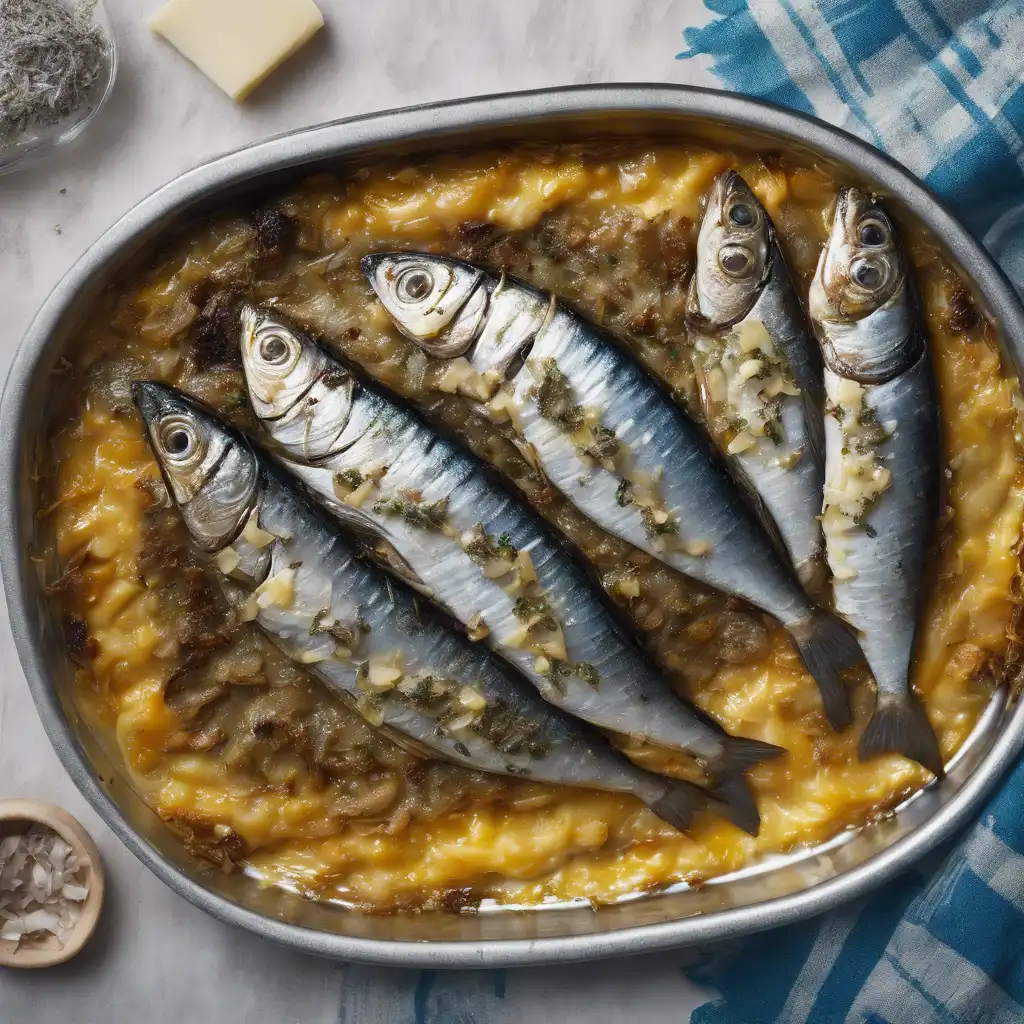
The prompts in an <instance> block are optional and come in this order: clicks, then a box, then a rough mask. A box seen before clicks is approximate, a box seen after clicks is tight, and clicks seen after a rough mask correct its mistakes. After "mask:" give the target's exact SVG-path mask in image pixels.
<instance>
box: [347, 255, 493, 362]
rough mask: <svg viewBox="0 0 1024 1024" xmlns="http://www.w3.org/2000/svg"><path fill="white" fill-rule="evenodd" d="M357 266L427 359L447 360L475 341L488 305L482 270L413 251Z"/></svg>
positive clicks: (371, 258)
mask: <svg viewBox="0 0 1024 1024" xmlns="http://www.w3.org/2000/svg"><path fill="white" fill-rule="evenodd" d="M361 266H362V268H363V273H364V274H365V275H366V279H367V281H369V282H370V287H371V288H373V290H374V292H375V293H376V295H377V298H378V299H380V301H381V303H382V304H383V306H384V308H385V309H386V310H387V312H388V315H389V316H390V317H391V319H392V320H393V321H394V322H395V324H396V326H397V327H398V329H399V330H400V331H401V332H402V333H403V334H404V335H405V336H406V337H407V338H410V339H411V340H412V341H414V342H416V344H417V345H419V346H420V347H421V348H422V349H424V350H425V351H426V352H428V353H429V354H430V355H432V356H437V357H439V358H441V359H450V358H453V357H455V356H459V355H462V353H463V352H465V351H466V350H467V349H468V348H469V346H470V345H472V344H473V342H474V341H475V340H476V338H477V336H478V334H479V333H480V330H481V328H482V327H483V323H484V318H485V314H486V312H487V303H488V292H487V284H486V281H485V277H486V275H485V274H484V272H483V271H482V270H479V269H478V268H477V267H474V266H472V265H470V264H469V263H464V262H463V261H462V260H453V259H449V258H448V257H446V256H432V255H430V254H428V253H416V252H383V253H374V254H372V255H370V256H364V257H363V259H362V263H361Z"/></svg>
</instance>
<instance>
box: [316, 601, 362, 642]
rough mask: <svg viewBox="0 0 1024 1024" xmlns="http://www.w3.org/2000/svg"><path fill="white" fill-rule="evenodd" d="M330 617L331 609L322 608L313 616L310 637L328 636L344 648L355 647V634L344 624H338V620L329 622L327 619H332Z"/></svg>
mask: <svg viewBox="0 0 1024 1024" xmlns="http://www.w3.org/2000/svg"><path fill="white" fill-rule="evenodd" d="M330 615H331V609H330V608H321V609H320V611H318V612H317V613H316V615H314V616H313V622H312V624H311V625H310V627H309V635H310V636H324V635H327V636H330V637H333V638H334V639H335V640H337V641H338V643H339V644H341V645H342V646H343V647H349V648H351V647H354V646H355V642H356V636H355V633H353V632H352V630H351V629H349V628H348V626H345V625H342V623H340V622H338V621H337V620H336V619H331V621H330V622H328V621H327V619H328V618H330Z"/></svg>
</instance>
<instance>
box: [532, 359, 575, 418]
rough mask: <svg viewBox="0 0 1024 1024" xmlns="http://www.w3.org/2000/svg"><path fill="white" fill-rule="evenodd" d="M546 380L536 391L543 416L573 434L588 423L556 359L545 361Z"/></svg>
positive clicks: (535, 394)
mask: <svg viewBox="0 0 1024 1024" xmlns="http://www.w3.org/2000/svg"><path fill="white" fill-rule="evenodd" d="M543 366H544V378H543V380H542V381H541V382H540V384H539V385H538V386H536V387H535V388H534V389H533V390H534V397H535V398H536V400H537V407H538V408H539V409H540V414H541V416H543V417H544V419H546V420H550V421H551V422H552V423H556V424H558V426H560V427H561V428H562V429H563V430H567V431H568V432H569V433H573V432H574V431H577V430H579V429H580V427H582V426H583V424H584V423H585V422H586V421H585V419H584V417H583V407H582V406H581V405H579V404H578V403H577V402H575V401H574V400H573V395H572V387H571V385H570V384H569V378H568V377H566V375H565V374H564V373H562V371H561V370H560V369H559V368H558V363H556V362H555V360H554V359H551V358H548V359H545V360H544V364H543Z"/></svg>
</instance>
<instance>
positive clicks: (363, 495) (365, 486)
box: [342, 480, 377, 508]
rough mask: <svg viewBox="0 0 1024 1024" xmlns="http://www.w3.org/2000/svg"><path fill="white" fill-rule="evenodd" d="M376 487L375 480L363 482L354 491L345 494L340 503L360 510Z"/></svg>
mask: <svg viewBox="0 0 1024 1024" xmlns="http://www.w3.org/2000/svg"><path fill="white" fill-rule="evenodd" d="M376 486H377V481H376V480H364V481H363V482H362V483H361V484H360V485H359V486H358V487H357V488H356V489H355V490H354V491H350V492H349V493H348V494H346V495H345V496H344V497H343V498H342V501H344V502H345V503H346V504H347V505H351V506H353V508H360V507H362V504H363V502H364V501H366V499H367V498H368V497H369V496H370V493H371V492H372V491H373V489H374V488H375V487H376Z"/></svg>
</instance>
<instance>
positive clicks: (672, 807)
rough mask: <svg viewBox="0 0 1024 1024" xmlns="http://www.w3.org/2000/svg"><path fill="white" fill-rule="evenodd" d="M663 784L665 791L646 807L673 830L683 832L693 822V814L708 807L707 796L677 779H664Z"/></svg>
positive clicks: (691, 784) (688, 783)
mask: <svg viewBox="0 0 1024 1024" xmlns="http://www.w3.org/2000/svg"><path fill="white" fill-rule="evenodd" d="M665 782H666V783H667V785H666V788H665V791H664V792H663V793H662V794H661V796H659V797H658V799H657V800H652V801H650V802H649V803H648V805H647V806H648V807H650V809H651V810H652V811H654V813H655V814H656V815H657V816H658V817H659V818H661V820H662V821H667V822H668V823H669V824H670V825H671V826H672V827H673V828H677V829H679V831H680V832H685V831H686V830H687V829H688V828H689V827H690V823H691V822H692V821H693V815H694V812H695V811H699V810H702V809H704V808H706V807H707V806H708V803H709V801H708V797H707V794H706V793H704V792H703V791H702V790H701V789H699V788H698V787H697V786H695V785H693V783H691V782H683V781H681V780H678V779H665Z"/></svg>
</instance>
